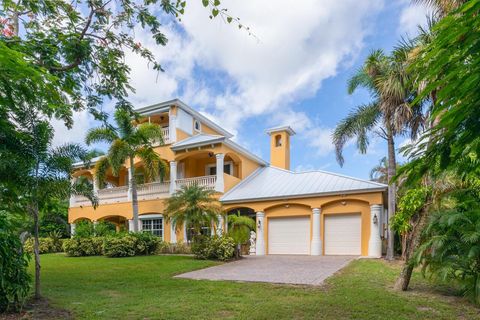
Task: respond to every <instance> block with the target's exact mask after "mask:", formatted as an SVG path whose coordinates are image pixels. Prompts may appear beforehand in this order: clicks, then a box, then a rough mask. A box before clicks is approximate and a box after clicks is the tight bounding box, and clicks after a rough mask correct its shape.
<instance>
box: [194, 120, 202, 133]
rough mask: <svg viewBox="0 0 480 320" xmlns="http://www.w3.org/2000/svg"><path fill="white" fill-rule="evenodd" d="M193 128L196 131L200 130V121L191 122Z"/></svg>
mask: <svg viewBox="0 0 480 320" xmlns="http://www.w3.org/2000/svg"><path fill="white" fill-rule="evenodd" d="M193 129H195V131H197V132H200V130H201V129H202V127H201V125H200V121H198V120H195V121H194V122H193Z"/></svg>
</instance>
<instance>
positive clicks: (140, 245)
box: [130, 232, 162, 255]
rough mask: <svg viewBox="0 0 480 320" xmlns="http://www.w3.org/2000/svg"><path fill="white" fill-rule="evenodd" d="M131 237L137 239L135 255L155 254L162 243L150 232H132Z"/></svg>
mask: <svg viewBox="0 0 480 320" xmlns="http://www.w3.org/2000/svg"><path fill="white" fill-rule="evenodd" d="M130 235H131V236H132V237H134V238H135V255H149V254H153V253H154V252H155V251H156V250H157V247H158V245H159V243H160V242H162V241H161V239H160V238H159V237H157V236H154V235H153V234H151V233H149V232H132V233H130Z"/></svg>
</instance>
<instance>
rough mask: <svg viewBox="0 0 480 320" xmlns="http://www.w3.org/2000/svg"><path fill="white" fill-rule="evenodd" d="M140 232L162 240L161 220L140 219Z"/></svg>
mask: <svg viewBox="0 0 480 320" xmlns="http://www.w3.org/2000/svg"><path fill="white" fill-rule="evenodd" d="M142 231H144V232H149V233H151V234H153V235H155V236H157V237H160V238H163V218H155V219H142Z"/></svg>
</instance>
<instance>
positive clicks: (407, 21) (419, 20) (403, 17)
mask: <svg viewBox="0 0 480 320" xmlns="http://www.w3.org/2000/svg"><path fill="white" fill-rule="evenodd" d="M431 12H432V10H431V9H430V8H427V7H426V6H423V5H415V4H411V2H410V1H408V3H407V5H406V6H405V7H404V8H403V9H402V11H401V13H400V20H399V26H398V33H399V34H401V35H405V34H406V35H408V36H409V37H415V36H416V35H417V34H418V26H426V24H427V16H429V15H431Z"/></svg>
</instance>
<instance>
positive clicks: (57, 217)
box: [39, 198, 69, 238]
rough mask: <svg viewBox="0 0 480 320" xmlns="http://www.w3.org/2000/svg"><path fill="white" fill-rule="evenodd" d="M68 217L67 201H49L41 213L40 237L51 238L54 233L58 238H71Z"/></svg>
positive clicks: (56, 199)
mask: <svg viewBox="0 0 480 320" xmlns="http://www.w3.org/2000/svg"><path fill="white" fill-rule="evenodd" d="M67 216H68V201H67V200H66V199H58V198H50V199H47V201H46V202H45V203H44V205H43V206H42V209H41V211H40V230H39V235H40V237H50V236H51V235H52V233H55V235H56V236H57V237H58V238H67V237H69V233H68V223H67Z"/></svg>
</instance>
